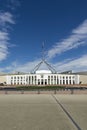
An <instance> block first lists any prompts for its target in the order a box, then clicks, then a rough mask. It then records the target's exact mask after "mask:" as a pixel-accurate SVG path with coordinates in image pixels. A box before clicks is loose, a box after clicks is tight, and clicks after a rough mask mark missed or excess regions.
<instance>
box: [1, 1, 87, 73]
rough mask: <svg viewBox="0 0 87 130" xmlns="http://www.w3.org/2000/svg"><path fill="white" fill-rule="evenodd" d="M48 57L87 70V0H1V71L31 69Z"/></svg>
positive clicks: (58, 65)
mask: <svg viewBox="0 0 87 130" xmlns="http://www.w3.org/2000/svg"><path fill="white" fill-rule="evenodd" d="M43 42H44V45H45V59H46V60H47V61H48V62H49V63H50V64H51V65H52V66H53V67H54V68H55V69H56V70H57V71H58V72H62V71H67V70H73V71H74V72H75V71H87V0H0V72H15V71H21V72H30V71H31V70H32V69H33V68H34V66H35V65H37V64H38V63H39V62H40V61H41V56H42V53H41V52H42V43H43Z"/></svg>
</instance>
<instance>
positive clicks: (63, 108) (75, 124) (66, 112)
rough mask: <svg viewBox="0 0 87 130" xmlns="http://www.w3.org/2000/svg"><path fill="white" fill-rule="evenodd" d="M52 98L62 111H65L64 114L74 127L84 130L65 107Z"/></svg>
mask: <svg viewBox="0 0 87 130" xmlns="http://www.w3.org/2000/svg"><path fill="white" fill-rule="evenodd" d="M52 97H53V98H54V100H55V101H56V102H57V104H58V105H59V106H60V107H61V108H62V110H63V111H64V113H65V114H66V115H67V116H68V118H69V119H70V120H71V121H72V123H73V124H74V126H75V127H76V128H77V130H82V129H81V128H80V126H79V125H78V124H77V123H76V121H75V120H74V119H73V117H72V116H71V115H70V113H69V112H68V111H67V110H66V109H65V107H64V106H63V105H62V104H61V103H60V102H59V101H58V99H57V98H56V97H55V96H54V95H52Z"/></svg>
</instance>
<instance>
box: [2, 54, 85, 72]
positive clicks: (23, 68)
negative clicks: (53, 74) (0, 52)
mask: <svg viewBox="0 0 87 130" xmlns="http://www.w3.org/2000/svg"><path fill="white" fill-rule="evenodd" d="M38 63H40V60H35V61H31V62H27V63H25V64H20V63H18V62H17V61H15V62H13V63H12V64H11V65H10V66H7V67H5V68H0V71H4V72H26V73H29V72H31V71H32V70H33V69H34V67H35V66H36V65H37V64H38ZM51 65H52V66H54V67H55V69H56V71H57V72H59V73H60V72H63V71H68V70H73V72H78V71H86V70H87V54H86V55H83V56H81V57H79V58H76V59H67V60H64V61H62V62H58V63H55V64H51Z"/></svg>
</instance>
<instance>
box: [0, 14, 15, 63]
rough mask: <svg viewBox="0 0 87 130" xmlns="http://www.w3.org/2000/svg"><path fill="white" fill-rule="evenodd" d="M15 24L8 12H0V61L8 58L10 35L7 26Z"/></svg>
mask: <svg viewBox="0 0 87 130" xmlns="http://www.w3.org/2000/svg"><path fill="white" fill-rule="evenodd" d="M10 24H15V21H14V19H13V15H12V14H11V13H10V12H3V13H2V12H0V61H3V60H5V59H6V58H7V57H8V54H9V50H8V47H9V46H10V44H11V43H10V42H9V41H10V36H9V35H10V34H9V30H8V25H9V26H10Z"/></svg>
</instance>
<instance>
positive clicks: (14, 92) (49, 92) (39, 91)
mask: <svg viewBox="0 0 87 130" xmlns="http://www.w3.org/2000/svg"><path fill="white" fill-rule="evenodd" d="M0 94H87V90H33V91H32V90H30V91H24V90H20V91H7V90H6V91H5V90H3V91H0Z"/></svg>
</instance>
